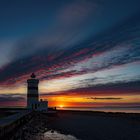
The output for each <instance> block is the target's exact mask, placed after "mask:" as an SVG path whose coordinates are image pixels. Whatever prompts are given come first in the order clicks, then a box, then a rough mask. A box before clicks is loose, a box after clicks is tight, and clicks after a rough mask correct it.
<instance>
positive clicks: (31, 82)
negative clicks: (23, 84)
mask: <svg viewBox="0 0 140 140" xmlns="http://www.w3.org/2000/svg"><path fill="white" fill-rule="evenodd" d="M27 84H28V87H27V108H28V109H30V110H36V111H47V109H48V101H43V100H42V99H41V101H39V92H38V84H39V80H38V79H36V75H35V74H34V73H32V74H31V78H30V79H28V80H27Z"/></svg>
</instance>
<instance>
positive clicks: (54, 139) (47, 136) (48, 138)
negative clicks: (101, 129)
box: [44, 130, 78, 140]
mask: <svg viewBox="0 0 140 140" xmlns="http://www.w3.org/2000/svg"><path fill="white" fill-rule="evenodd" d="M44 140H78V139H77V138H76V137H74V136H72V135H64V134H61V133H58V132H57V131H52V130H51V131H47V132H46V133H44Z"/></svg>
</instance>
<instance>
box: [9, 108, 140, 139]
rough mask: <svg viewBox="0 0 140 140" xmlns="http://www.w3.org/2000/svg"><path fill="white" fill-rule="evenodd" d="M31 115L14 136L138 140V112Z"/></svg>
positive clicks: (139, 129) (68, 112) (72, 112)
mask: <svg viewBox="0 0 140 140" xmlns="http://www.w3.org/2000/svg"><path fill="white" fill-rule="evenodd" d="M33 116H34V117H33V118H32V120H30V122H28V123H27V124H25V125H24V126H23V127H21V129H19V132H18V131H16V132H17V133H16V132H15V134H16V136H17V137H21V138H23V139H24V137H25V136H27V134H28V135H30V133H31V135H30V138H31V140H32V138H33V135H37V133H45V132H46V131H49V130H56V131H58V132H60V133H62V134H66V135H67V134H70V135H73V136H75V137H76V138H77V139H79V140H140V114H139V113H111V112H109V113H105V112H93V111H70V110H69V111H67V110H65V111H64V110H60V111H58V113H57V114H56V115H50V116H48V115H46V114H42V113H35V112H34V115H33ZM23 128H24V129H23ZM25 128H27V130H26V129H25ZM26 131H27V132H28V133H27V134H26ZM12 136H14V134H13V135H12ZM28 140H30V139H28ZM43 140H46V139H43Z"/></svg>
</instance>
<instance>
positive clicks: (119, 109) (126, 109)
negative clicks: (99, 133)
mask: <svg viewBox="0 0 140 140" xmlns="http://www.w3.org/2000/svg"><path fill="white" fill-rule="evenodd" d="M57 109H58V110H77V111H78V110H79V111H103V112H124V113H140V107H63V108H59V107H58V108H57Z"/></svg>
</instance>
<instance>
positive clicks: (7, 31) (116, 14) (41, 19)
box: [0, 0, 140, 100]
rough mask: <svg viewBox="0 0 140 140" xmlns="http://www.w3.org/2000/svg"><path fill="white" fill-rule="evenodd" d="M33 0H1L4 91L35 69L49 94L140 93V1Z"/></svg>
mask: <svg viewBox="0 0 140 140" xmlns="http://www.w3.org/2000/svg"><path fill="white" fill-rule="evenodd" d="M126 2H127V4H126ZM33 3H34V4H32V2H28V3H26V2H22V3H19V2H18V1H16V2H14V3H11V5H9V4H7V3H5V2H0V5H1V6H0V9H1V12H0V19H1V21H2V22H1V23H0V30H1V32H0V85H1V86H0V89H1V91H0V93H1V94H2V93H3V92H4V93H6V92H7V89H9V90H11V89H12V88H11V87H13V88H15V87H21V91H23V89H24V91H25V87H26V80H27V79H28V78H29V76H30V74H31V73H32V72H35V73H36V75H37V78H38V79H40V81H41V82H40V92H41V93H42V94H44V95H45V94H46V95H48V96H51V95H74V94H76V95H79V96H80V95H89V96H90V97H91V96H92V95H93V96H96V95H98V94H100V95H111V94H112V95H116V94H117V95H120V94H125V95H126V94H128V95H133V94H134V95H135V94H136V95H139V94H140V88H139V86H138V84H139V78H140V65H139V64H140V44H139V40H140V10H139V4H140V3H139V2H138V1H137V0H134V1H133V2H132V1H129V0H127V1H126V0H124V1H120V0H118V1H115V0H113V1H111V0H108V1H107V2H104V1H103V0H86V1H85V0H80V1H79V0H74V1H73V0H72V1H63V0H62V1H61V2H58V1H54V2H51V1H49V2H48V1H47V2H46V1H41V2H39V3H38V2H37V1H35V2H33ZM27 5H28V6H27ZM7 6H8V9H7V8H6V7H7ZM124 9H125V11H124ZM130 9H131V10H130ZM1 13H2V14H1ZM4 98H7V97H4V96H3V97H1V100H4ZM10 98H11V99H13V100H14V99H15V98H13V96H12V97H10ZM16 98H17V97H16ZM17 100H20V98H19V97H18V99H17ZM21 100H22V99H21Z"/></svg>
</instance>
